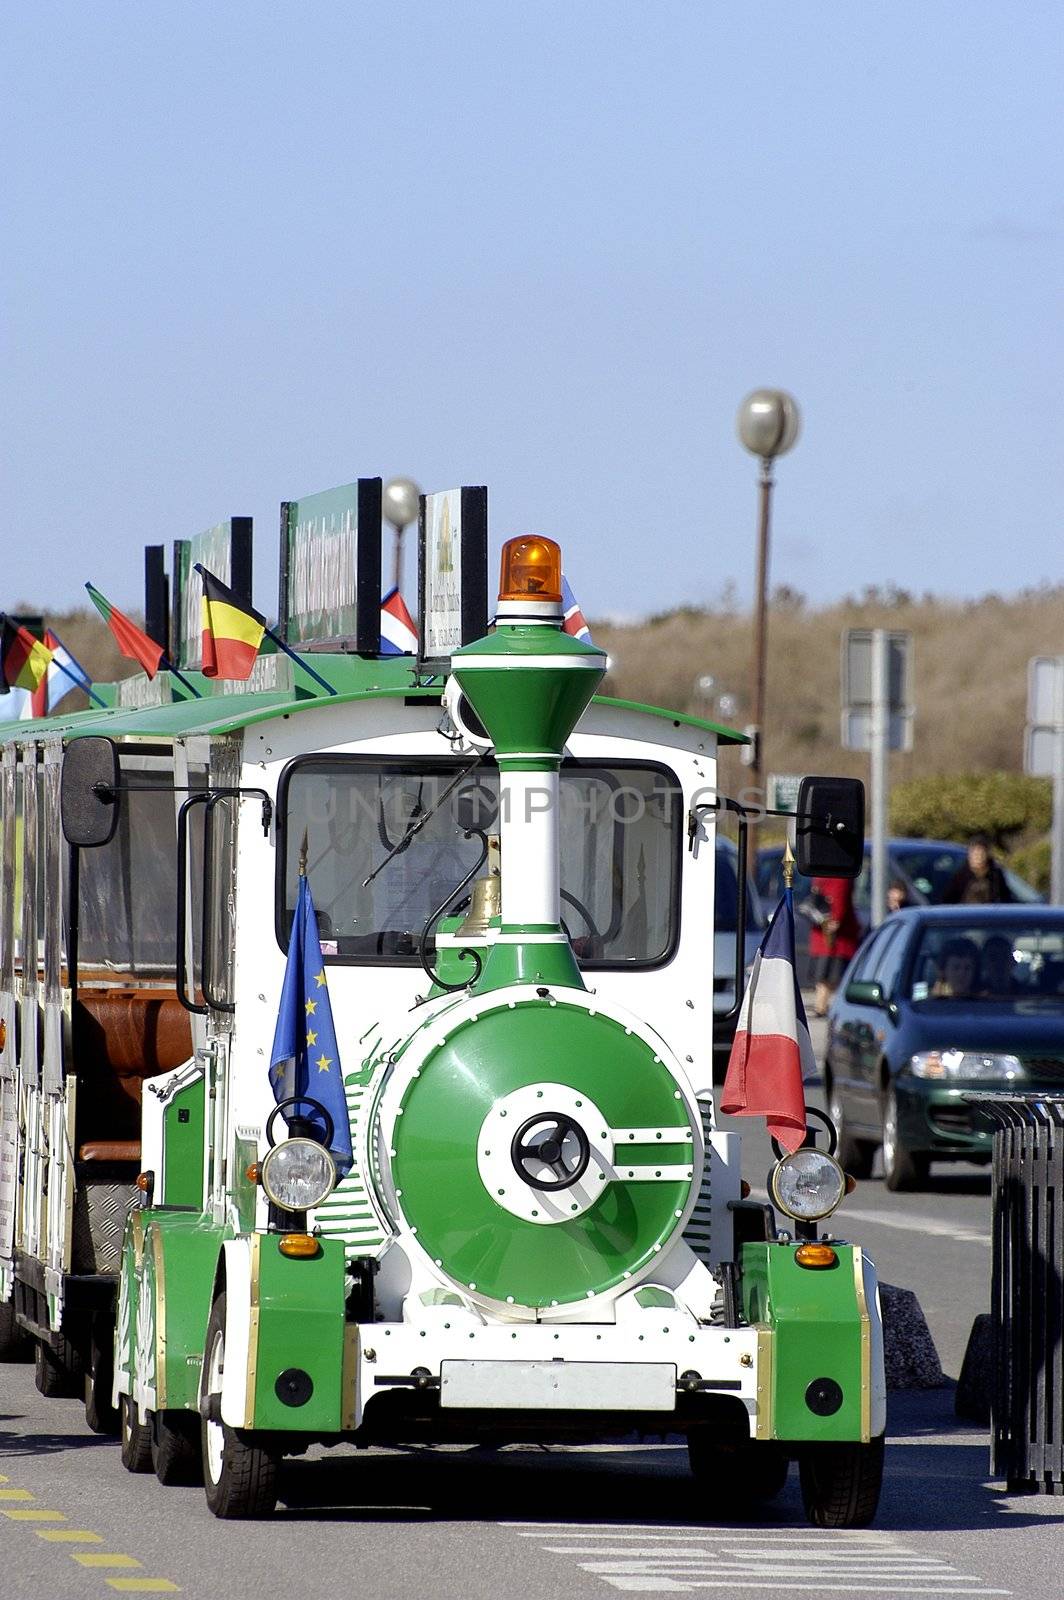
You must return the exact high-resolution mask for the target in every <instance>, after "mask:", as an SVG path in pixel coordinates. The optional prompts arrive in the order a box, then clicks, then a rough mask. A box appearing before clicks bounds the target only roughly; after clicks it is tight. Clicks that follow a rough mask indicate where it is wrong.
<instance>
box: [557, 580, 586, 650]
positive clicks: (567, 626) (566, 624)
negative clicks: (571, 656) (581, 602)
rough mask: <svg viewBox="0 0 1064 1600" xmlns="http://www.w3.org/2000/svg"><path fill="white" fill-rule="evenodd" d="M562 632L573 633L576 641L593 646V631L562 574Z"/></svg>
mask: <svg viewBox="0 0 1064 1600" xmlns="http://www.w3.org/2000/svg"><path fill="white" fill-rule="evenodd" d="M562 632H563V633H571V634H572V636H573V638H574V639H580V640H582V642H583V643H584V644H591V642H592V639H591V629H590V628H589V627H588V625H587V619H586V617H585V616H584V613H583V612H582V611H581V609H580V607H579V606H578V605H577V603H576V596H575V594H574V593H573V591H572V590H571V589H570V587H569V579H568V578H567V577H566V576H565V574H564V572H563V573H562Z"/></svg>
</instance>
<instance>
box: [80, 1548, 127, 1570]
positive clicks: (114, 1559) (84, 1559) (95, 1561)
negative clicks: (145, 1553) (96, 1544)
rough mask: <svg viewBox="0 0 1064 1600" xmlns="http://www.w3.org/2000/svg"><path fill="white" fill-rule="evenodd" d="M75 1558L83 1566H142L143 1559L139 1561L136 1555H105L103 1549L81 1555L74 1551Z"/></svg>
mask: <svg viewBox="0 0 1064 1600" xmlns="http://www.w3.org/2000/svg"><path fill="white" fill-rule="evenodd" d="M74 1560H75V1561H80V1562H81V1565H82V1566H83V1567H142V1566H143V1565H144V1563H143V1561H138V1560H137V1559H136V1558H135V1557H134V1556H118V1555H105V1554H104V1553H103V1551H102V1550H90V1551H88V1552H87V1553H85V1554H82V1555H79V1554H78V1553H77V1552H76V1551H75V1552H74Z"/></svg>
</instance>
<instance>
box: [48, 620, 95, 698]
mask: <svg viewBox="0 0 1064 1600" xmlns="http://www.w3.org/2000/svg"><path fill="white" fill-rule="evenodd" d="M44 642H45V644H46V645H47V646H48V648H49V650H50V651H51V652H52V659H51V661H50V662H49V663H48V676H47V679H46V681H45V683H42V684H41V686H40V688H39V689H37V690H36V691H35V693H34V697H33V698H34V701H35V704H36V707H37V709H36V715H37V716H39V717H44V716H47V715H48V713H49V712H50V711H54V710H55V708H56V706H57V705H58V704H59V702H60V700H62V699H63V698H64V696H66V695H68V694H69V693H70V692H71V690H72V689H84V691H85V693H86V694H87V695H89V696H90V698H91V697H92V679H91V678H90V677H89V675H88V673H87V672H86V671H85V668H84V667H83V666H82V664H81V662H80V661H79V660H78V658H77V657H76V656H73V655H71V653H70V651H69V650H68V649H67V647H66V645H65V644H64V643H63V641H62V639H60V637H59V635H58V634H57V633H53V632H52V630H51V628H46V629H45V634H44Z"/></svg>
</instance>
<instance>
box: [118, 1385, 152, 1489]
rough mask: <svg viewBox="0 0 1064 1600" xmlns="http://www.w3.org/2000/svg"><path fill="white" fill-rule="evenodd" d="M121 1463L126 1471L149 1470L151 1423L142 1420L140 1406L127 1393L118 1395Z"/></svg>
mask: <svg viewBox="0 0 1064 1600" xmlns="http://www.w3.org/2000/svg"><path fill="white" fill-rule="evenodd" d="M118 1424H119V1438H120V1439H121V1441H122V1465H123V1466H124V1467H125V1469H126V1471H127V1472H150V1471H151V1424H150V1423H147V1422H142V1421H141V1417H140V1407H139V1406H138V1405H137V1403H136V1401H135V1400H134V1399H132V1397H131V1396H130V1395H128V1394H121V1395H119V1397H118Z"/></svg>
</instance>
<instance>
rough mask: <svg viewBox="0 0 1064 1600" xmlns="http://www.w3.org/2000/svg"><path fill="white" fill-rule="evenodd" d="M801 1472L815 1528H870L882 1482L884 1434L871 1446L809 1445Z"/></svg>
mask: <svg viewBox="0 0 1064 1600" xmlns="http://www.w3.org/2000/svg"><path fill="white" fill-rule="evenodd" d="M798 1473H799V1477H800V1479H801V1485H802V1503H803V1505H804V1507H805V1514H806V1517H807V1518H808V1519H809V1521H810V1522H811V1523H812V1524H813V1526H814V1527H815V1528H867V1527H868V1524H869V1523H870V1522H871V1521H872V1519H873V1517H874V1516H875V1514H876V1507H877V1506H878V1505H879V1491H880V1489H881V1487H882V1483H883V1435H882V1434H880V1435H879V1437H878V1438H877V1439H872V1440H870V1441H869V1443H868V1444H856V1443H851V1442H850V1441H848V1440H847V1441H840V1442H838V1443H836V1442H834V1441H830V1442H828V1441H825V1442H823V1443H817V1444H807V1445H805V1446H804V1448H803V1449H802V1451H801V1453H800V1454H799V1457H798Z"/></svg>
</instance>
